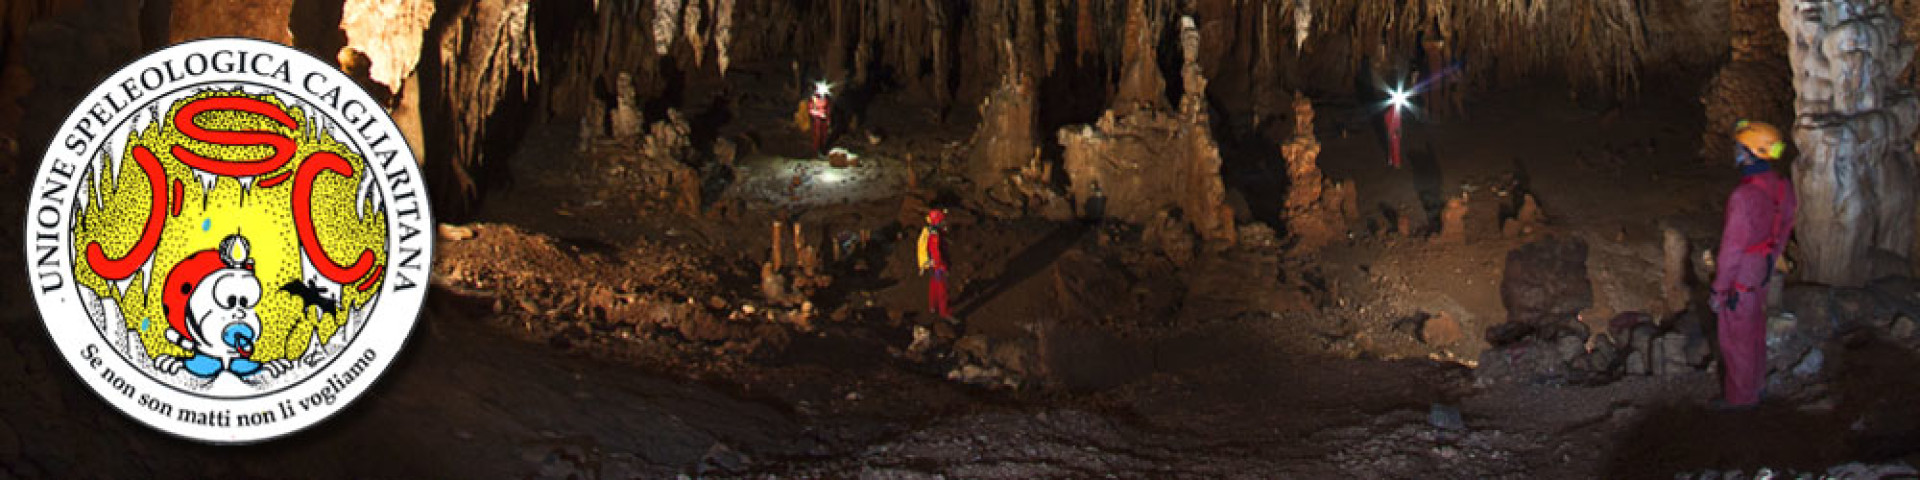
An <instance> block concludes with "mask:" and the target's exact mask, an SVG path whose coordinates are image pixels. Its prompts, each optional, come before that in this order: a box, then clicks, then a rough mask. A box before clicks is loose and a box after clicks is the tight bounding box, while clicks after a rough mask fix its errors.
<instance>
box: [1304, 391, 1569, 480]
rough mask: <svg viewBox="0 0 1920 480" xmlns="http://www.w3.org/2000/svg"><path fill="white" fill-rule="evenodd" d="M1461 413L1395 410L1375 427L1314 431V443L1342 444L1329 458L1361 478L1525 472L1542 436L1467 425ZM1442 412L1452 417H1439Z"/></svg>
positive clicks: (1498, 475) (1488, 475)
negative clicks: (1526, 459)
mask: <svg viewBox="0 0 1920 480" xmlns="http://www.w3.org/2000/svg"><path fill="white" fill-rule="evenodd" d="M1444 409H1446V407H1439V406H1436V408H1435V410H1436V411H1438V410H1444ZM1458 415H1459V413H1458V412H1457V411H1455V412H1452V415H1450V416H1447V415H1429V416H1421V415H1419V414H1418V413H1416V412H1410V411H1399V412H1392V413H1388V414H1385V415H1381V416H1379V418H1378V419H1376V420H1375V421H1374V424H1373V425H1358V426H1352V427H1345V428H1340V429H1335V430H1330V431H1326V432H1321V433H1318V434H1315V435H1314V437H1315V438H1314V441H1315V443H1318V444H1323V445H1343V446H1342V447H1340V448H1339V449H1338V450H1337V451H1335V452H1333V453H1332V454H1330V455H1328V458H1327V460H1328V461H1330V462H1332V463H1333V464H1334V465H1337V466H1339V469H1340V471H1341V472H1344V474H1346V475H1352V476H1354V477H1358V478H1419V477H1436V476H1437V477H1450V478H1504V477H1510V476H1524V474H1525V473H1526V472H1527V467H1526V466H1525V464H1524V463H1523V462H1522V457H1523V455H1524V454H1526V453H1528V452H1529V451H1532V450H1534V449H1537V448H1540V447H1539V445H1540V444H1541V443H1542V442H1541V440H1542V439H1540V438H1535V437H1533V436H1531V435H1526V434H1518V433H1510V432H1503V431H1499V430H1489V429H1473V428H1468V427H1467V425H1466V424H1465V422H1464V421H1460V419H1459V417H1458ZM1442 416H1445V417H1448V418H1447V419H1446V420H1441V419H1440V417H1442Z"/></svg>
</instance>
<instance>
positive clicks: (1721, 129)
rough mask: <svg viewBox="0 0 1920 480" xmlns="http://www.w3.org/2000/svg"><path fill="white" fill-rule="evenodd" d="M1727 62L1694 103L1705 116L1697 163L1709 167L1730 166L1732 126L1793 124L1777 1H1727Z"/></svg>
mask: <svg viewBox="0 0 1920 480" xmlns="http://www.w3.org/2000/svg"><path fill="white" fill-rule="evenodd" d="M1725 5H1726V12H1727V13H1728V29H1727V37H1726V38H1727V39H1728V47H1729V49H1728V59H1727V62H1726V63H1725V64H1724V65H1723V66H1722V67H1721V68H1720V71H1719V72H1717V73H1715V74H1714V76H1713V79H1712V80H1711V81H1709V82H1708V84H1707V89H1706V91H1705V93H1704V94H1703V95H1701V97H1700V102H1701V103H1702V106H1703V107H1705V111H1706V117H1707V118H1706V126H1705V131H1703V132H1702V133H1701V140H1700V157H1701V159H1702V161H1704V162H1707V163H1710V164H1728V163H1731V162H1732V161H1733V140H1732V138H1733V137H1732V135H1733V126H1734V124H1735V123H1736V122H1739V121H1740V120H1758V121H1764V122H1767V123H1771V124H1774V125H1778V126H1780V127H1781V128H1787V126H1788V125H1792V124H1793V84H1792V77H1793V75H1792V72H1791V71H1790V69H1789V68H1788V65H1787V36H1786V34H1785V33H1784V32H1782V31H1781V30H1780V17H1779V11H1780V7H1779V5H1780V2H1778V1H1777V0H1727V1H1726V3H1725Z"/></svg>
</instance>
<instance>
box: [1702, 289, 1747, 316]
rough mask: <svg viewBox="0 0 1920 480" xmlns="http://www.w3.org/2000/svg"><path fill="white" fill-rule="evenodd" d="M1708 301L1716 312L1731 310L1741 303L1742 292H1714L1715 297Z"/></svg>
mask: <svg viewBox="0 0 1920 480" xmlns="http://www.w3.org/2000/svg"><path fill="white" fill-rule="evenodd" d="M1708 301H1709V302H1710V305H1712V306H1713V310H1714V311H1716V312H1719V311H1725V312H1731V311H1733V309H1734V307H1735V306H1737V305H1739V304H1740V292H1737V291H1729V292H1713V297H1712V298H1711V299H1709V300H1708Z"/></svg>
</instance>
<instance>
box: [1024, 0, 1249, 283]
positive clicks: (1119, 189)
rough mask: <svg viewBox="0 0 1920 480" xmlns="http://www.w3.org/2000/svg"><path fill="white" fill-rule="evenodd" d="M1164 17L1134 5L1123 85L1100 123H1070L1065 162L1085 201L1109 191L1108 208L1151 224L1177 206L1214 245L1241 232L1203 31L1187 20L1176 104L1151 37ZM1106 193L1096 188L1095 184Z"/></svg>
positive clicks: (1063, 139)
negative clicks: (1203, 55) (1224, 169)
mask: <svg viewBox="0 0 1920 480" xmlns="http://www.w3.org/2000/svg"><path fill="white" fill-rule="evenodd" d="M1159 25H1162V23H1161V22H1160V21H1159V20H1154V19H1150V18H1149V16H1148V14H1147V9H1146V7H1145V2H1144V1H1143V0H1134V1H1132V2H1129V5H1128V18H1127V33H1126V38H1127V44H1126V46H1125V47H1126V48H1125V49H1124V51H1125V53H1124V54H1123V55H1124V57H1125V58H1123V59H1122V64H1124V65H1126V67H1124V68H1123V72H1124V73H1123V74H1122V79H1121V88H1120V91H1119V93H1118V95H1116V96H1115V98H1114V104H1113V106H1112V108H1110V109H1109V110H1107V111H1106V113H1104V114H1102V115H1101V116H1100V120H1099V121H1097V122H1095V123H1094V124H1093V125H1068V126H1065V127H1062V128H1061V129H1060V130H1059V131H1058V135H1059V138H1060V144H1061V146H1062V147H1064V148H1065V151H1064V159H1063V163H1062V167H1063V168H1064V170H1065V171H1066V173H1067V177H1068V178H1069V179H1070V181H1071V184H1072V192H1073V197H1074V198H1076V199H1078V200H1079V201H1080V202H1082V203H1083V204H1084V203H1085V202H1087V201H1089V200H1092V199H1094V198H1096V197H1098V198H1104V199H1106V200H1105V203H1104V204H1103V206H1102V210H1103V213H1104V214H1105V215H1104V216H1106V217H1109V218H1115V219H1120V220H1123V221H1128V222H1133V223H1136V224H1148V223H1149V222H1154V221H1156V219H1157V218H1159V216H1160V214H1162V213H1163V212H1166V211H1168V209H1169V208H1170V207H1172V208H1177V209H1178V212H1179V213H1180V215H1179V220H1180V221H1181V222H1185V223H1187V224H1188V225H1190V226H1191V229H1192V231H1193V232H1194V233H1197V234H1198V235H1199V237H1200V239H1202V240H1203V241H1205V242H1206V243H1207V245H1208V246H1209V247H1220V246H1228V245H1232V244H1233V243H1234V242H1235V241H1236V239H1237V235H1236V229H1235V224H1234V218H1233V217H1234V215H1233V210H1232V209H1231V208H1229V207H1228V206H1227V201H1226V186H1225V184H1224V183H1223V182H1222V181H1221V178H1220V163H1221V158H1220V151H1219V147H1218V146H1217V145H1215V144H1214V139H1213V132H1212V127H1211V123H1212V121H1211V120H1210V117H1211V115H1212V114H1211V113H1210V112H1209V111H1208V107H1207V102H1206V90H1205V88H1206V84H1207V79H1206V77H1205V76H1203V75H1201V73H1202V72H1201V68H1200V67H1199V64H1198V60H1199V58H1198V57H1199V53H1200V52H1199V51H1198V50H1199V43H1200V42H1199V41H1200V38H1199V32H1198V30H1197V29H1196V28H1195V26H1194V23H1193V21H1192V20H1190V19H1183V20H1182V21H1181V22H1180V26H1181V30H1180V32H1178V33H1179V37H1178V38H1180V39H1181V41H1180V47H1181V49H1182V51H1181V53H1182V57H1183V59H1184V60H1185V65H1183V67H1182V68H1181V71H1180V72H1181V75H1182V78H1183V80H1184V81H1183V86H1184V87H1185V89H1186V90H1185V91H1184V92H1182V94H1181V96H1180V100H1179V102H1180V103H1179V105H1178V106H1177V107H1171V106H1169V105H1167V103H1166V100H1165V93H1166V92H1165V88H1166V81H1165V80H1164V79H1162V78H1161V77H1160V72H1159V70H1158V68H1157V67H1156V66H1155V65H1157V64H1156V63H1155V61H1154V59H1155V58H1157V57H1158V54H1157V53H1156V52H1155V51H1154V48H1153V47H1154V42H1153V41H1152V39H1154V38H1159V37H1160V34H1159V27H1158V26H1159ZM1096 188H1098V189H1099V191H1100V193H1099V194H1098V195H1096V193H1095V189H1096Z"/></svg>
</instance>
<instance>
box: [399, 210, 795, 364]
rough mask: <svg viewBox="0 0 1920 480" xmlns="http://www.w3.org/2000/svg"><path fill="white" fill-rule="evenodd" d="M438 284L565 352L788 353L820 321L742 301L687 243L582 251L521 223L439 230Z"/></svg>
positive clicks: (788, 309) (643, 242) (791, 309)
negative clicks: (625, 345) (650, 345)
mask: <svg viewBox="0 0 1920 480" xmlns="http://www.w3.org/2000/svg"><path fill="white" fill-rule="evenodd" d="M439 234H440V237H441V240H442V241H441V244H440V245H441V248H440V251H439V252H437V254H438V255H440V258H439V259H438V261H436V262H435V263H434V268H435V272H434V282H435V284H436V285H439V286H442V287H444V288H448V289H450V290H453V292H454V293H457V294H461V295H465V296H470V297H475V298H480V299H483V300H490V302H491V308H492V309H493V310H494V311H495V313H496V314H497V315H496V316H495V317H494V318H495V319H496V321H499V322H503V323H505V324H507V325H506V326H508V327H509V328H510V329H511V330H515V331H518V332H520V333H522V334H524V335H527V336H531V337H534V338H539V339H544V340H545V341H546V342H547V343H548V344H550V345H553V346H555V347H559V348H577V347H584V346H587V345H589V344H594V343H604V342H634V341H656V342H664V343H665V344H668V345H687V346H691V347H696V348H703V349H704V348H711V349H712V351H713V352H715V353H719V354H722V355H729V356H747V355H765V354H770V353H774V352H778V351H780V350H781V349H783V348H785V346H786V344H787V342H788V341H789V338H790V335H791V333H790V331H791V330H802V331H804V330H805V329H804V328H799V327H798V326H801V325H807V324H808V323H809V322H810V321H811V320H812V318H813V317H814V316H815V315H817V312H815V311H814V310H813V307H812V304H811V303H804V302H803V303H800V304H796V305H793V306H791V307H781V306H768V305H766V304H761V305H754V304H752V303H737V302H735V301H731V300H728V299H726V298H725V297H724V294H725V292H724V291H723V289H722V288H721V287H720V285H719V283H720V281H719V278H718V277H717V276H716V275H715V274H713V273H711V272H712V271H713V269H712V268H710V267H709V266H707V265H705V263H704V261H703V260H700V259H699V257H698V255H697V254H696V253H695V252H692V251H690V250H689V247H686V246H684V245H678V246H669V245H657V244H650V243H646V242H645V241H640V242H642V243H641V244H640V245H636V246H635V247H634V248H624V249H621V250H620V251H619V253H617V254H603V253H600V252H597V251H581V250H580V249H579V248H576V247H571V246H566V245H563V244H560V243H557V242H556V241H555V240H553V239H552V238H551V237H547V236H544V235H539V234H533V233H528V232H525V231H523V230H520V229H518V228H516V227H513V226H507V225H495V224H474V225H468V226H453V225H442V226H441V227H440V232H439Z"/></svg>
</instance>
